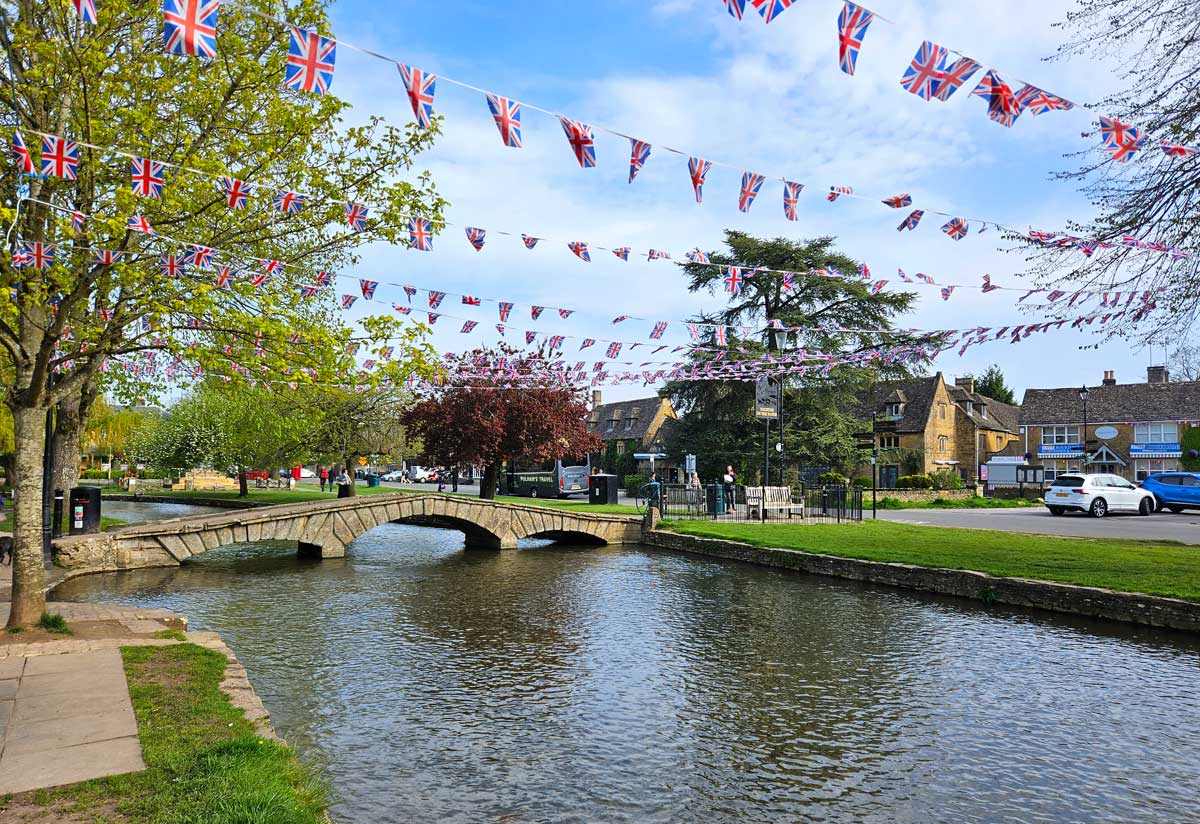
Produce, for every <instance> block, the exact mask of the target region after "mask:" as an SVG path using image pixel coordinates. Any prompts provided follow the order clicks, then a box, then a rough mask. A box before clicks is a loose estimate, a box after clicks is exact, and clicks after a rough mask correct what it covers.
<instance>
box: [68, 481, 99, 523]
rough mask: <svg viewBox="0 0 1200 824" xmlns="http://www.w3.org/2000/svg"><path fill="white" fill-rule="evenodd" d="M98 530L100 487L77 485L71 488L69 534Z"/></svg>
mask: <svg viewBox="0 0 1200 824" xmlns="http://www.w3.org/2000/svg"><path fill="white" fill-rule="evenodd" d="M99 531H100V487H98V486H77V487H75V488H74V489H72V490H71V534H72V535H82V534H86V533H92V532H99Z"/></svg>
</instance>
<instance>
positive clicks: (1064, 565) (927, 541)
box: [663, 521, 1200, 601]
mask: <svg viewBox="0 0 1200 824" xmlns="http://www.w3.org/2000/svg"><path fill="white" fill-rule="evenodd" d="M663 528H665V529H669V530H672V531H674V532H679V533H682V534H686V535H696V536H700V537H704V538H725V539H728V540H732V541H742V542H743V543H747V544H753V545H754V546H760V547H776V548H781V549H796V550H801V551H804V552H815V553H820V554H823V555H837V556H841V557H846V558H860V559H863V560H868V561H887V562H893V563H904V564H914V565H917V566H926V567H938V568H944V569H968V570H975V571H977V572H986V573H989V574H991V575H1003V576H1010V577H1015V578H1036V579H1040V580H1043V581H1058V582H1060V583H1067V584H1080V585H1083V586H1093V587H1104V588H1106V589H1113V590H1118V591H1122V592H1140V593H1145V594H1147V595H1165V596H1168V597H1173V598H1184V599H1187V600H1189V601H1200V547H1194V546H1185V545H1182V544H1170V543H1155V542H1151V541H1130V540H1103V539H1094V538H1059V537H1051V536H1043V535H1026V534H1021V533H1012V532H998V531H992V530H984V529H952V528H948V527H936V526H916V525H913V524H900V523H889V522H885V521H866V522H863V523H861V524H812V525H805V524H743V523H720V522H711V521H665V522H664V523H663Z"/></svg>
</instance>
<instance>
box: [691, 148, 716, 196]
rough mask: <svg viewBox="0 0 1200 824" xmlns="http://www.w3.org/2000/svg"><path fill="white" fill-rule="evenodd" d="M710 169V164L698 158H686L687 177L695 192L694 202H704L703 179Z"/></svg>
mask: <svg viewBox="0 0 1200 824" xmlns="http://www.w3.org/2000/svg"><path fill="white" fill-rule="evenodd" d="M711 168H712V163H710V162H708V161H707V160H704V159H703V158H699V157H689V158H688V175H690V176H691V178H692V188H693V189H695V190H696V202H697V203H703V202H704V177H705V175H707V174H708V170H709V169H711Z"/></svg>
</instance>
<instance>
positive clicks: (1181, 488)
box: [1142, 472, 1200, 512]
mask: <svg viewBox="0 0 1200 824" xmlns="http://www.w3.org/2000/svg"><path fill="white" fill-rule="evenodd" d="M1142 489H1144V490H1146V491H1147V492H1149V493H1150V494H1152V495H1153V496H1154V503H1155V508H1157V509H1169V510H1171V511H1172V512H1182V511H1183V510H1185V509H1200V474H1197V473H1194V472H1161V473H1159V474H1157V475H1151V476H1150V477H1149V478H1147V479H1146V480H1144V481H1142Z"/></svg>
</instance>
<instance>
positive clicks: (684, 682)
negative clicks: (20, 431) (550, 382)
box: [56, 525, 1200, 824]
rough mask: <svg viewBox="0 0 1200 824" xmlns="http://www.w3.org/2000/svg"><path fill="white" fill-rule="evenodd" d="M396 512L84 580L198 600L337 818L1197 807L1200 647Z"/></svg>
mask: <svg viewBox="0 0 1200 824" xmlns="http://www.w3.org/2000/svg"><path fill="white" fill-rule="evenodd" d="M461 547H462V539H461V536H460V535H459V534H458V533H456V532H445V531H441V530H434V529H423V528H419V527H408V526H395V525H388V526H383V527H380V528H378V529H376V530H373V531H372V532H370V533H368V534H367V535H365V536H363V537H362V538H360V539H359V540H358V541H356V542H355V543H354V544H353V545H352V546H351V548H350V557H349V558H346V559H344V560H337V561H324V562H299V561H297V560H296V559H295V557H294V555H295V550H294V546H286V545H277V544H258V545H253V546H237V547H228V548H225V549H223V550H217V551H214V552H210V553H207V554H206V555H204V556H202V558H201V559H200V560H199V561H197V562H194V563H190V564H189V565H187V566H185V567H183V568H180V569H175V570H154V571H143V572H135V573H125V574H121V575H112V576H103V577H101V576H93V577H89V578H83V579H77V580H75V581H72V582H70V583H68V584H67V585H65V586H64V587H62V588H60V589H59V591H58V592H57V593H56V597H59V598H67V599H76V600H90V601H120V602H126V603H135V604H142V605H153V606H159V607H167V608H170V609H174V610H178V611H180V612H183V613H185V614H187V615H188V616H190V618H191V625H192V627H193V628H195V629H201V628H204V629H214V630H217V631H219V632H220V633H221V634H222V635H223V636H224V638H225V640H226V641H227V642H228V643H229V644H230V645H231V646H232V647H233V648H234V649H235V650H236V651H237V654H238V656H239V657H240V658H241V660H242V662H243V663H244V664H245V665H246V666H247V668H248V669H249V671H250V676H251V679H252V681H253V682H254V684H255V686H256V687H257V689H258V691H259V693H260V694H261V695H262V697H263V699H264V701H265V702H266V705H267V707H268V709H269V710H270V711H271V715H272V717H273V719H274V722H275V725H276V727H277V728H278V730H279V731H280V733H281V734H283V735H284V736H285V737H286V738H287V739H288V740H289V741H291V742H292V743H293V744H294V745H296V746H297V747H298V748H299V749H300V750H301V751H302V752H303V753H304V754H305V755H306V756H307V757H309V758H312V759H314V760H315V761H316V762H318V763H319V764H320V765H321V766H322V767H323V768H324V769H325V771H326V773H327V775H328V776H329V777H330V779H331V780H332V783H333V785H334V787H335V789H336V792H337V793H338V795H339V802H338V804H337V806H336V808H335V810H334V815H335V818H336V819H337V820H338V821H339V822H356V824H379V823H380V822H435V821H436V822H480V821H492V822H497V821H501V822H518V821H519V822H526V821H545V822H638V823H639V824H641V822H681V821H695V822H727V821H745V822H764V821H766V822H795V821H822V822H824V821H838V822H843V821H844V822H863V821H874V822H898V821H904V822H908V821H912V822H929V821H954V822H962V821H988V822H994V821H1022V822H1024V821H1054V822H1076V821H1122V822H1127V821H1144V822H1152V821H1153V822H1163V821H1171V822H1178V821H1188V820H1191V821H1196V820H1200V797H1198V788H1200V644H1197V643H1194V642H1193V641H1192V640H1191V639H1189V638H1187V637H1184V636H1159V637H1155V636H1154V635H1152V634H1150V633H1147V632H1139V631H1137V630H1124V629H1121V628H1119V627H1115V626H1114V625H1105V624H1100V623H1089V622H1085V621H1071V620H1068V619H1056V618H1054V617H1047V616H1046V615H1043V614H1033V613H1020V612H1005V611H993V612H989V611H986V610H983V609H976V608H973V607H972V606H971V605H969V604H967V603H965V602H958V601H953V600H943V599H937V598H932V597H922V596H917V595H912V594H908V593H905V592H901V591H898V590H889V589H886V588H871V587H866V586H857V585H852V584H845V583H842V582H838V581H833V580H826V579H820V578H805V577H801V576H798V575H793V574H786V573H782V572H776V571H772V570H767V569H760V568H756V567H752V566H747V565H739V564H733V563H723V562H710V561H706V560H703V559H697V558H693V557H690V556H684V555H674V554H663V553H657V552H652V551H649V550H647V551H641V550H637V549H632V550H631V549H624V550H621V549H599V550H597V549H569V548H534V549H524V550H521V551H517V552H503V553H488V552H471V553H465V552H464V551H463V550H462V548H461Z"/></svg>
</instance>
